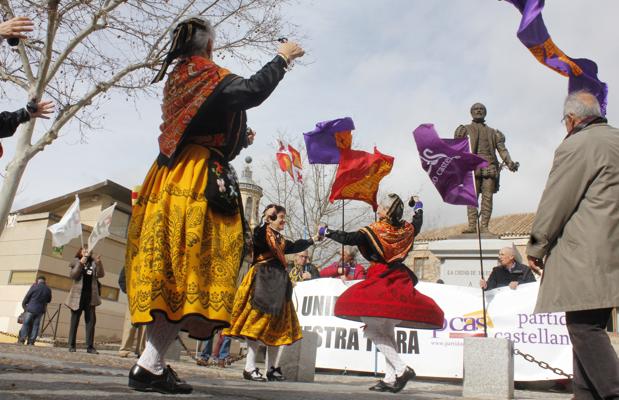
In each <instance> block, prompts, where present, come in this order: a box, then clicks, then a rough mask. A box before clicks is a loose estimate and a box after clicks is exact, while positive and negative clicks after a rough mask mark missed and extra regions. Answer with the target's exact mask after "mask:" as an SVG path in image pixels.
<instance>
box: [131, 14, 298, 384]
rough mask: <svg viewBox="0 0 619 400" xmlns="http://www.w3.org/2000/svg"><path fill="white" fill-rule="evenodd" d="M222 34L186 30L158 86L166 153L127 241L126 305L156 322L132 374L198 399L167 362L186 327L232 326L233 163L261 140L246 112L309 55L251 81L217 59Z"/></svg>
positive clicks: (176, 38) (134, 379) (190, 25)
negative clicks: (216, 48) (216, 42)
mask: <svg viewBox="0 0 619 400" xmlns="http://www.w3.org/2000/svg"><path fill="white" fill-rule="evenodd" d="M213 38H214V30H213V27H212V26H211V24H210V23H209V22H208V21H206V20H203V19H201V18H190V19H188V20H185V21H183V22H181V23H180V24H179V25H178V26H177V27H176V29H175V30H174V31H173V34H172V45H171V49H170V51H169V53H168V55H167V57H166V60H165V63H164V66H163V68H162V69H161V71H160V72H159V74H158V75H157V77H156V78H155V80H154V81H153V82H158V81H159V80H161V79H163V78H164V76H165V72H166V70H167V67H168V65H169V64H170V63H171V62H172V61H174V60H175V59H178V62H177V63H176V65H175V67H174V69H173V71H172V72H171V73H170V74H169V76H168V79H167V81H166V84H165V88H164V95H163V107H162V109H163V123H162V125H161V135H160V136H159V150H160V154H159V157H158V158H157V160H156V161H155V163H154V164H153V166H152V167H151V169H150V171H149V172H148V174H147V175H146V178H145V179H144V183H143V184H142V188H141V190H140V193H139V195H138V199H137V202H136V204H135V206H134V208H133V213H132V217H131V223H130V226H129V233H128V239H127V254H126V260H125V263H126V281H127V297H128V301H129V308H130V311H131V321H132V323H133V324H136V325H140V324H147V328H146V347H145V349H144V352H143V353H142V355H141V357H140V359H139V360H138V362H137V364H136V365H134V366H133V368H132V369H131V371H130V373H129V386H130V387H132V388H134V389H137V390H144V391H157V392H162V393H189V392H191V390H192V388H191V386H189V385H188V384H187V383H185V382H183V381H181V380H180V379H179V378H178V376H177V375H176V374H175V372H174V371H172V370H171V368H170V367H169V366H166V364H165V362H164V360H163V354H165V352H166V350H167V348H168V347H169V345H170V343H172V341H173V340H174V339H175V338H176V336H177V334H178V331H179V330H180V329H182V330H186V331H188V332H189V334H190V336H192V337H195V338H198V339H204V338H207V337H209V336H211V335H212V332H213V329H215V328H221V327H226V326H228V325H229V321H230V314H231V312H232V305H233V301H234V292H235V283H236V279H237V274H238V270H239V267H240V264H241V259H242V256H243V247H244V242H245V241H244V234H245V235H246V237H249V232H248V229H246V225H247V224H246V223H245V221H244V219H243V213H242V204H241V200H240V195H239V188H238V183H237V181H236V174H235V173H234V170H233V168H232V167H231V166H230V165H229V162H230V161H231V160H232V159H233V158H234V157H236V156H237V155H238V154H239V152H240V151H241V149H243V148H244V147H247V146H248V145H250V144H251V143H252V142H253V138H254V134H253V132H251V131H249V133H248V129H247V124H246V113H245V110H246V109H249V108H251V107H255V106H257V105H259V104H260V103H261V102H262V101H264V100H265V99H266V98H267V97H268V96H269V95H270V94H271V92H272V91H273V90H274V89H275V87H276V86H277V84H278V83H279V81H280V80H281V79H282V78H283V76H284V74H285V71H286V67H287V65H288V62H289V61H290V60H292V59H294V58H296V57H299V56H301V55H303V50H302V49H301V48H299V47H298V46H297V45H296V44H294V43H284V44H282V45H280V48H279V54H278V56H276V57H275V58H274V59H273V60H272V61H270V62H269V63H267V64H266V65H265V66H264V67H263V68H262V69H261V70H260V71H259V72H258V73H256V74H255V75H254V76H253V77H251V78H249V79H243V78H241V77H239V76H236V75H233V74H231V73H230V72H229V71H228V70H226V69H224V68H221V67H219V66H218V65H216V64H215V63H214V62H213V61H212V50H213Z"/></svg>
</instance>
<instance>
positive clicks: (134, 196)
mask: <svg viewBox="0 0 619 400" xmlns="http://www.w3.org/2000/svg"><path fill="white" fill-rule="evenodd" d="M140 190H142V185H135V186H134V187H133V190H132V191H131V205H132V206H135V205H136V204H137V203H138V197H139V196H140Z"/></svg>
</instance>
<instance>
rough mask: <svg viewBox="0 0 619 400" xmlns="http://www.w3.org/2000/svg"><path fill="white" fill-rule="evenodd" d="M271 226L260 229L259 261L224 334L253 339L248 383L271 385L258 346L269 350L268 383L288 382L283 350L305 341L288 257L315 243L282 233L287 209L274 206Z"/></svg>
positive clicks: (256, 240) (257, 231) (256, 251)
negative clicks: (281, 361)
mask: <svg viewBox="0 0 619 400" xmlns="http://www.w3.org/2000/svg"><path fill="white" fill-rule="evenodd" d="M264 218H265V220H266V221H265V223H264V224H262V225H261V226H259V227H257V228H256V229H255V230H254V236H253V243H254V261H253V265H252V266H251V268H250V269H249V271H248V272H247V275H245V278H244V279H243V282H242V283H241V286H240V287H239V289H238V291H237V292H236V297H235V298H234V309H233V311H232V321H231V322H230V324H231V326H230V328H228V329H225V330H224V332H223V334H224V335H227V336H235V337H241V338H245V339H246V340H247V359H246V362H245V369H244V371H243V378H245V379H247V380H251V381H265V379H264V377H263V376H262V374H261V373H260V371H259V369H258V368H256V352H257V350H258V345H259V344H258V341H260V342H262V343H263V344H265V345H266V346H267V360H266V365H267V368H268V370H267V379H268V380H269V381H283V380H284V379H285V378H284V376H283V375H282V371H281V369H280V367H279V359H280V356H281V349H282V347H281V346H284V345H289V344H292V343H294V342H296V341H297V340H299V339H301V338H302V337H303V335H302V333H301V326H300V325H299V320H298V319H297V312H296V311H295V309H294V305H293V304H292V299H291V296H292V282H291V281H290V277H289V276H288V272H287V271H286V258H285V254H293V253H298V252H301V251H303V250H305V249H307V248H308V247H310V246H311V245H312V244H314V240H313V239H310V240H304V239H300V240H297V241H295V242H292V241H290V240H286V239H285V238H284V236H283V235H282V234H281V231H283V230H284V225H285V223H286V220H285V218H286V209H285V208H284V207H282V206H279V205H273V204H271V205H269V206H267V208H266V210H265V211H264Z"/></svg>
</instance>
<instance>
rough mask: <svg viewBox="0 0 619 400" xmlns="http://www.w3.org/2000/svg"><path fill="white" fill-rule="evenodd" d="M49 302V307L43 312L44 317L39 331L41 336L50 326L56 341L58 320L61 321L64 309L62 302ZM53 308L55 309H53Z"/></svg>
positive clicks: (53, 338)
mask: <svg viewBox="0 0 619 400" xmlns="http://www.w3.org/2000/svg"><path fill="white" fill-rule="evenodd" d="M54 306H56V304H49V305H48V306H47V309H46V310H45V314H43V318H42V321H41V326H42V327H43V328H41V330H40V331H39V336H43V335H44V334H45V332H46V331H47V329H48V328H50V329H51V331H52V332H51V333H52V340H54V341H56V336H57V334H58V322H59V321H60V310H62V304H61V303H58V304H57V307H54ZM51 310H53V311H51Z"/></svg>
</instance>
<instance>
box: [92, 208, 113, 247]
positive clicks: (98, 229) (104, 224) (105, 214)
mask: <svg viewBox="0 0 619 400" xmlns="http://www.w3.org/2000/svg"><path fill="white" fill-rule="evenodd" d="M115 207H116V203H114V204H112V205H111V206H109V207H108V208H106V209H105V210H103V211H101V215H100V216H99V219H98V220H97V224H96V225H95V226H94V228H92V232H91V233H90V237H89V238H88V250H89V251H92V249H94V248H95V245H96V244H97V242H98V241H99V240H101V239H103V238H105V237H108V236H110V225H112V214H114V208H115Z"/></svg>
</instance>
